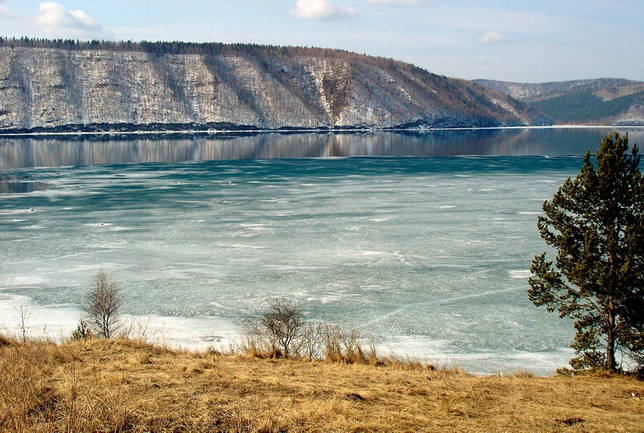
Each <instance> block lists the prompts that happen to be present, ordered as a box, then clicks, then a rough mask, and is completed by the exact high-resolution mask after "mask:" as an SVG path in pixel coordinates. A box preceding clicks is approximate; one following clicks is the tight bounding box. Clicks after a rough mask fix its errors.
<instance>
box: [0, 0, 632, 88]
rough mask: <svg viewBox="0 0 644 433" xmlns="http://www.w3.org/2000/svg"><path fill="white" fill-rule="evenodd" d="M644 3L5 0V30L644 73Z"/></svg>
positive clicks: (450, 66) (499, 71) (580, 74)
mask: <svg viewBox="0 0 644 433" xmlns="http://www.w3.org/2000/svg"><path fill="white" fill-rule="evenodd" d="M643 22H644V0H612V1H604V0H585V1H582V0H559V1H549V0H545V1H538V0H537V1H535V0H529V1H526V0H514V1H505V0H489V1H465V0H176V1H167V2H162V1H152V0H148V1H145V0H109V1H102V0H57V1H55V2H54V1H42V0H0V34H1V35H4V36H37V37H54V38H68V37H71V38H80V39H92V38H102V39H116V40H118V39H132V40H142V39H145V40H187V41H222V42H255V43H269V44H280V45H306V46H311V45H312V46H320V47H327V48H342V49H347V50H351V51H357V52H360V53H367V54H373V55H381V56H387V57H393V58H396V59H400V60H404V61H408V62H411V63H414V64H416V65H418V66H421V67H424V68H426V69H428V70H430V71H432V72H435V73H439V74H444V75H448V76H452V77H461V78H467V79H472V78H493V79H501V80H512V81H524V82H525V81H527V82H542V81H553V80H566V79H579V78H597V77H622V78H630V79H635V80H644V26H643V25H642V23H643Z"/></svg>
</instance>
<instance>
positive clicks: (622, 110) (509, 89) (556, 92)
mask: <svg viewBox="0 0 644 433" xmlns="http://www.w3.org/2000/svg"><path fill="white" fill-rule="evenodd" d="M474 82H475V83H478V84H480V85H482V86H484V87H486V88H488V89H492V90H496V91H498V92H502V93H505V94H507V95H509V96H511V97H513V98H516V99H518V100H520V101H523V102H525V103H527V104H529V105H530V106H531V107H533V108H534V109H535V110H537V111H539V112H541V113H543V114H544V115H546V116H548V118H550V119H551V120H552V121H553V122H554V123H558V124H567V123H581V124H612V125H644V82H641V81H630V80H624V79H617V78H599V79H594V80H575V81H559V82H551V83H512V82H507V81H494V80H474Z"/></svg>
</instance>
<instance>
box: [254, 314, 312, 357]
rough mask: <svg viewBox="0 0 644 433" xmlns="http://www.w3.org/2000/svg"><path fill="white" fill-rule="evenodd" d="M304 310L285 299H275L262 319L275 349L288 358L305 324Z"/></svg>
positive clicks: (276, 352)
mask: <svg viewBox="0 0 644 433" xmlns="http://www.w3.org/2000/svg"><path fill="white" fill-rule="evenodd" d="M302 316H303V315H302V311H301V310H300V309H299V308H297V307H296V306H295V305H292V304H289V303H287V302H285V301H273V303H272V304H271V305H270V306H269V308H268V311H267V312H265V313H264V314H263V315H262V318H261V320H260V324H261V326H262V327H263V328H264V331H265V335H266V336H267V337H268V341H269V343H270V344H271V346H272V349H273V351H275V354H276V355H277V356H278V357H279V355H280V353H278V351H280V352H281V355H282V356H284V358H288V357H289V355H290V354H291V352H293V349H295V348H296V347H297V345H296V344H295V342H296V341H297V340H298V338H299V337H300V334H301V332H302V328H303V326H304V319H303V317H302Z"/></svg>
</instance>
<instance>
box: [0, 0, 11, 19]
mask: <svg viewBox="0 0 644 433" xmlns="http://www.w3.org/2000/svg"><path fill="white" fill-rule="evenodd" d="M3 3H4V0H0V18H9V17H10V16H11V12H10V11H9V9H8V8H7V7H6V6H3V5H2V4H3Z"/></svg>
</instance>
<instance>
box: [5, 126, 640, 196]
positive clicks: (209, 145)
mask: <svg viewBox="0 0 644 433" xmlns="http://www.w3.org/2000/svg"><path fill="white" fill-rule="evenodd" d="M625 131H629V133H630V136H631V141H634V142H638V143H642V141H643V140H642V138H644V130H642V129H633V128H622V131H621V132H625ZM609 132H611V130H610V129H512V130H476V131H474V130H463V131H431V132H427V133H400V132H373V133H364V132H363V133H271V134H255V135H252V134H239V135H224V134H218V135H216V136H212V135H211V136H194V137H186V136H180V137H177V136H172V137H166V136H160V137H157V138H150V137H146V138H142V137H137V136H128V137H118V138H115V137H110V136H64V137H55V138H43V137H40V138H13V139H11V138H3V139H0V169H14V168H24V167H61V166H83V165H95V164H119V163H137V162H182V161H206V160H239V159H264V158H311V157H315V158H317V157H348V156H393V157H398V156H450V155H552V156H554V155H579V154H583V153H584V152H585V151H586V149H595V148H597V146H598V144H599V141H600V140H601V138H602V137H603V136H605V135H606V134H607V133H609ZM28 187H29V186H25V188H28Z"/></svg>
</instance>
